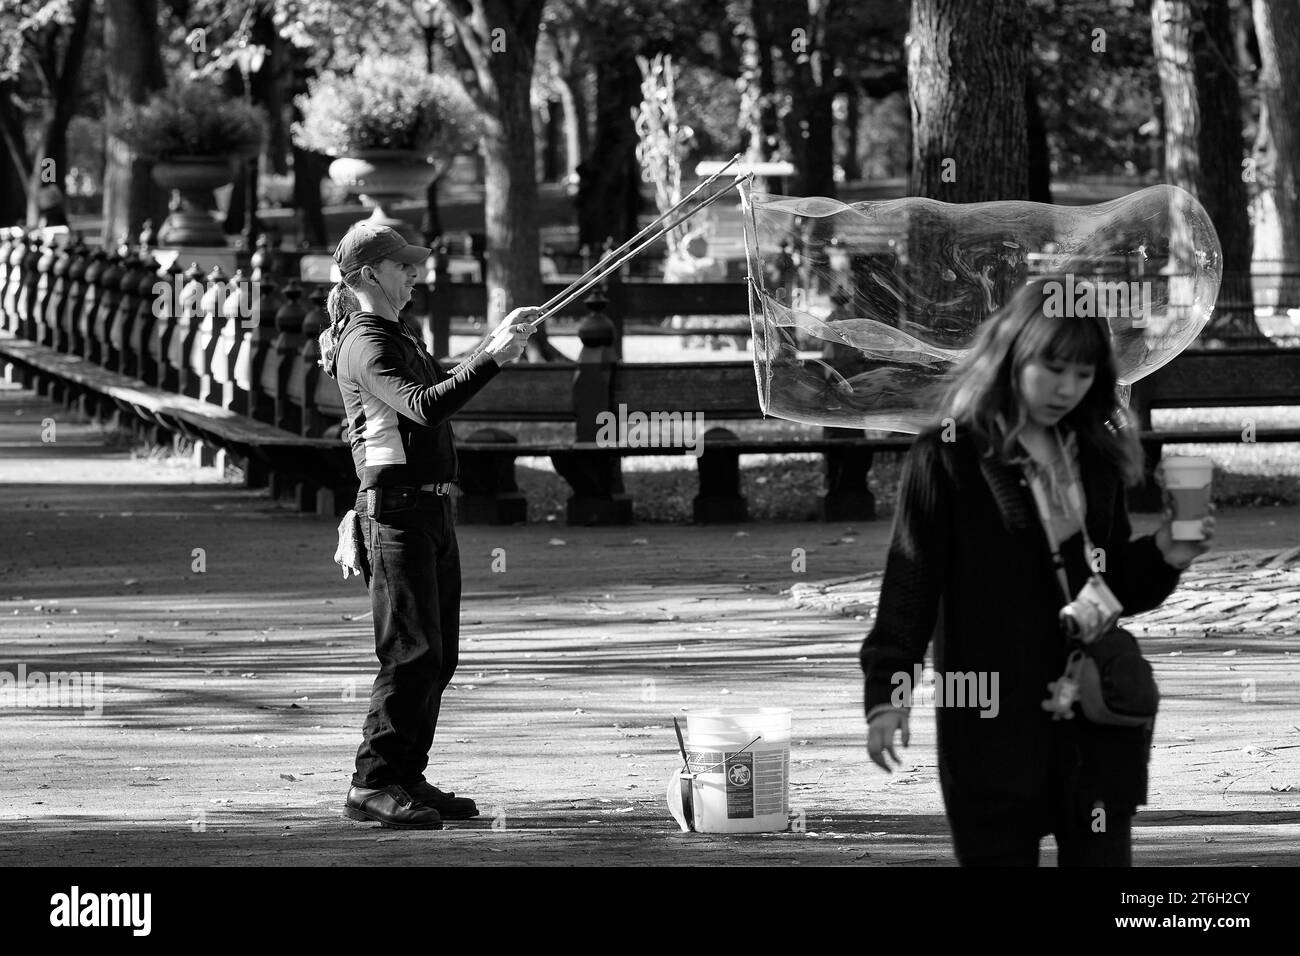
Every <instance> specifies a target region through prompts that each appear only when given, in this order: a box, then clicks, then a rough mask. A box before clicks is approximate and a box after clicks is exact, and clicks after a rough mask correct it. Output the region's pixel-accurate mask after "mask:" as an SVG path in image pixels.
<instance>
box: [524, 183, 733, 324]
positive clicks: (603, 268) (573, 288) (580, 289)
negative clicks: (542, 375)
mask: <svg viewBox="0 0 1300 956" xmlns="http://www.w3.org/2000/svg"><path fill="white" fill-rule="evenodd" d="M749 175H750V174H749V173H739V174H737V176H736V178H735V179H733V180H732V181H731V182H730V183H728V184H727V185H726V186H724V187H723V188H722V189H719V190H718V191H717V192H715V193H714V194H713V195H711V196H709V197H708V198H707V199H705V200H704V201H703V202H701V203H700V204H699V205H698V206H696V207H695V208H694V209H692V210H690V211H689V212H688V213H686V214H685V215H684V216H682V217H681V218H679V219H677V220H676V221H674V222H672V223H670V224H669V225H667V226H664V227H662V228H661V229H659V231H657V232H656V233H654V235H651V236H647V237H646V238H645V239H644V241H642V242H641V243H640V244H639V245H637V246H636V247H635V248H634V249H631V250H628V251H626V252H623V253H622V254H620V255H615V254H614V253H610V254H609V255H607V256H606V257H605V258H603V259H602V260H601V261H600V262H599V263H597V264H596V266H595V267H594V268H593V269H591V270H588V274H590V273H591V272H593V271H596V270H599V271H598V272H597V274H596V275H593V276H592V277H591V278H590V279H588V280H586V281H585V282H583V280H582V279H579V280H577V281H576V282H574V283H572V284H571V285H570V286H569V287H568V288H567V289H565V290H564V291H563V292H561V293H560V294H559V295H557V296H555V297H554V298H552V299H551V300H550V301H549V302H548V303H546V305H543V306H541V309H542V314H541V315H539V316H538V317H537V318H535V319H533V320H532V322H531V323H530V324H531V325H532V326H533V328H537V327H538V326H540V325H541V324H542V323H543V322H545V321H546V320H547V319H549V318H550V317H551V316H552V315H554V314H555V313H556V312H559V311H560V310H561V309H563V308H564V307H565V306H567V305H568V304H569V303H570V302H572V301H573V300H574V299H576V298H577V297H578V296H580V295H582V294H583V293H584V292H586V291H587V290H588V289H590V288H591V287H592V286H594V285H596V284H597V283H598V282H600V281H601V280H602V279H604V278H605V277H607V276H609V275H610V274H611V273H613V272H614V271H615V270H617V269H618V268H620V267H621V266H622V265H623V264H624V263H626V262H628V261H629V260H631V259H632V258H634V257H635V256H638V255H640V254H641V253H642V252H644V251H645V250H646V249H647V248H649V247H650V246H651V245H653V244H654V243H655V242H656V241H658V240H659V239H662V238H663V237H664V236H666V235H667V234H668V233H670V232H672V231H673V230H674V229H676V228H677V227H678V226H680V225H681V224H682V223H684V222H686V220H688V219H690V218H691V217H692V216H694V215H695V214H696V213H698V212H700V211H701V210H703V209H705V208H707V207H708V206H711V205H713V203H715V202H717V201H718V200H719V199H721V198H722V197H723V196H725V195H726V194H727V193H729V192H731V190H733V189H735V188H736V187H737V186H739V185H740V184H741V183H742V182H744V181H745V179H746V178H747V177H748V176H749ZM661 219H662V217H661ZM652 225H653V224H652ZM647 228H651V227H647ZM644 231H645V230H642V232H644ZM626 245H627V244H626V243H624V246H626ZM579 283H582V284H581V285H579Z"/></svg>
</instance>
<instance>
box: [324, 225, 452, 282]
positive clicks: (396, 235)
mask: <svg viewBox="0 0 1300 956" xmlns="http://www.w3.org/2000/svg"><path fill="white" fill-rule="evenodd" d="M432 254H433V250H432V249H430V248H429V247H428V246H416V245H412V244H411V243H409V242H407V241H406V240H405V239H403V238H402V234H401V233H400V232H398V231H397V230H396V229H394V228H392V227H391V226H381V225H378V224H377V223H373V222H370V221H369V220H365V219H363V220H362V221H361V222H358V223H355V224H353V226H352V228H351V229H349V230H348V232H347V235H345V236H344V237H343V238H342V239H340V240H339V244H338V247H337V248H336V249H335V250H334V261H335V262H337V263H338V265H339V271H340V272H342V273H343V274H344V275H347V274H348V273H349V272H353V271H355V270H357V269H360V268H361V267H362V266H364V265H369V264H371V263H373V262H378V261H379V260H381V259H393V260H394V261H396V262H402V263H406V264H407V265H414V266H418V265H419V264H420V263H422V262H424V261H425V260H426V259H428V258H429V256H431V255H432Z"/></svg>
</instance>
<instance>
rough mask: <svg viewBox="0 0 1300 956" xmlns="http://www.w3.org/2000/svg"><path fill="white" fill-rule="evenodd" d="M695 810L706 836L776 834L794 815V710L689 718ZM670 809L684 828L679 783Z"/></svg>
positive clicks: (671, 786)
mask: <svg viewBox="0 0 1300 956" xmlns="http://www.w3.org/2000/svg"><path fill="white" fill-rule="evenodd" d="M686 753H687V757H688V761H689V774H687V775H686V776H688V777H689V779H690V786H691V805H692V806H691V810H692V814H691V816H692V818H693V820H692V822H693V823H694V829H695V830H697V831H699V832H701V833H777V832H780V831H782V830H785V829H786V827H787V826H788V825H789V816H790V711H789V710H786V709H784V708H779V707H760V708H754V709H751V710H711V711H701V712H700V713H696V714H690V715H689V716H688V717H687V718H686ZM682 776H683V774H681V773H680V772H678V773H675V774H673V777H672V779H671V780H670V781H669V783H668V806H669V808H670V809H671V810H672V811H673V816H674V817H675V818H676V819H677V821H678V823H680V824H682V826H683V829H686V828H687V820H686V815H685V812H684V810H683V808H682V804H683V799H682V794H681V784H680V780H681V778H682Z"/></svg>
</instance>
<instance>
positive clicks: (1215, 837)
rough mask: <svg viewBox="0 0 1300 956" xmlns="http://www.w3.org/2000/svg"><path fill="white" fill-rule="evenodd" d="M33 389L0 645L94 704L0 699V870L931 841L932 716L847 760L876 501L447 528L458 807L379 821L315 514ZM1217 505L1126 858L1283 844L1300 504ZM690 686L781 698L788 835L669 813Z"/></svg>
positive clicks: (1182, 605) (11, 423)
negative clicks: (715, 830)
mask: <svg viewBox="0 0 1300 956" xmlns="http://www.w3.org/2000/svg"><path fill="white" fill-rule="evenodd" d="M62 414H63V413H62V412H61V411H58V410H55V409H54V408H53V407H52V406H48V405H46V404H44V403H42V402H40V401H39V400H37V399H36V398H35V397H34V396H32V395H31V394H30V393H25V392H20V391H16V390H7V391H0V456H2V457H0V482H4V483H5V485H6V487H5V489H4V490H5V492H6V494H5V498H6V507H5V509H4V512H3V516H2V517H0V541H2V542H3V543H4V544H3V550H0V671H3V670H6V669H8V670H9V671H10V672H16V668H17V667H18V666H19V665H23V666H25V667H26V668H27V669H28V671H29V672H34V671H37V670H39V671H42V672H45V673H50V672H54V671H59V670H64V671H77V672H81V673H88V674H93V673H100V674H102V675H103V688H104V695H103V709H102V714H100V715H93V714H92V715H89V716H88V715H86V714H85V713H83V712H82V711H81V710H77V709H73V708H59V709H45V710H39V709H13V710H11V711H9V712H8V713H6V714H5V715H4V719H3V720H2V721H0V755H3V756H0V865H12V864H20V863H28V864H49V863H72V864H122V863H127V864H133V863H287V862H294V863H308V864H338V863H383V862H398V863H418V862H434V861H436V862H439V863H501V864H523V863H541V862H553V863H605V864H627V865H635V864H646V863H650V864H655V863H659V864H663V863H720V862H732V861H735V862H745V863H770V864H778V863H779V864H783V865H794V864H803V865H814V864H846V865H847V864H855V865H870V864H880V865H896V864H929V865H946V864H950V863H951V862H952V855H951V850H950V847H949V843H948V837H947V827H946V824H945V821H944V818H943V814H942V805H941V802H940V799H939V794H938V785H937V779H936V773H935V751H934V733H933V717H932V714H929V715H927V714H925V713H918V715H917V717H916V720H915V729H914V734H913V745H912V747H911V748H910V750H908V751H907V758H908V764H907V765H906V768H905V770H904V771H903V772H900V773H896V774H894V775H893V776H886V775H885V774H883V773H881V772H879V771H877V770H876V769H875V768H874V767H872V766H871V765H870V764H869V763H868V762H867V761H866V759H865V755H864V752H863V737H864V728H863V721H862V716H861V688H860V681H859V677H858V673H857V670H856V662H855V656H856V652H857V647H858V644H859V642H860V641H861V639H862V636H863V634H864V629H865V627H866V626H867V625H868V624H869V620H867V618H868V617H869V614H870V609H871V606H872V601H873V589H874V587H876V586H877V585H878V580H877V576H878V573H879V570H880V567H881V560H882V557H883V553H884V544H885V541H886V538H887V536H888V532H889V527H888V525H887V523H880V522H877V523H870V524H866V525H863V526H860V527H858V528H856V529H851V528H847V527H845V526H842V525H824V524H782V525H749V526H745V527H743V528H736V527H728V528H693V527H680V526H659V525H642V526H638V527H632V528H612V529H611V528H606V529H574V528H566V527H562V526H541V527H538V526H534V527H524V528H507V529H495V528H483V527H463V528H462V529H460V539H461V549H462V561H463V565H464V570H465V579H466V595H465V602H464V614H463V620H464V631H463V654H462V661H461V666H460V670H459V672H458V674H457V677H456V680H455V682H454V683H453V685H452V687H451V689H450V691H449V693H448V697H447V702H446V705H445V707H444V721H443V724H442V726H441V727H440V728H439V738H438V741H439V742H438V745H437V748H436V767H437V774H436V777H437V779H436V782H438V783H440V784H441V785H443V786H450V787H452V788H454V789H457V790H461V791H464V792H467V793H470V794H472V795H474V796H475V797H476V798H477V799H478V800H479V802H480V806H481V807H482V808H483V810H484V811H485V813H484V816H483V817H482V818H480V819H479V820H476V821H472V822H469V823H463V824H454V825H451V826H449V828H448V829H447V830H445V831H443V832H441V833H394V832H392V831H386V830H380V829H377V828H372V827H369V826H365V825H360V824H354V823H352V822H350V821H347V820H344V819H343V818H342V816H341V813H340V805H341V801H342V797H343V793H344V790H345V788H346V780H347V777H348V775H349V773H350V769H351V761H352V757H353V754H354V752H355V748H356V745H357V743H358V740H359V727H360V722H361V718H362V716H363V711H364V707H365V704H364V699H365V697H366V696H367V689H368V686H369V680H370V676H371V673H372V667H373V665H372V650H371V647H372V640H373V638H372V632H371V624H370V621H369V618H368V616H367V615H368V610H369V605H368V601H367V599H366V596H365V593H364V591H363V589H362V587H361V585H360V583H359V582H358V581H357V580H356V579H355V578H354V579H352V580H350V581H347V582H344V581H342V580H341V579H340V576H339V574H338V572H337V568H336V567H335V566H334V565H333V564H332V563H331V560H330V558H331V555H332V553H333V545H334V541H333V539H334V522H333V521H332V520H329V519H324V518H317V517H312V516H303V515H299V514H297V513H295V512H293V511H292V510H290V509H289V508H288V507H287V506H286V505H282V504H279V503H276V502H272V501H270V500H268V499H266V498H265V497H262V496H261V495H260V494H256V493H251V492H246V491H244V490H242V489H241V488H239V487H238V486H236V485H231V484H227V483H223V482H222V481H221V480H220V479H219V478H218V477H217V476H215V475H212V474H210V473H205V472H200V471H196V470H194V469H191V468H189V467H185V466H176V465H170V466H169V465H165V464H161V463H157V462H152V463H150V462H132V461H130V460H129V458H128V455H127V452H126V451H124V450H121V449H117V450H115V449H113V448H110V447H106V445H105V442H104V436H103V435H102V434H100V433H98V432H97V431H96V429H94V428H93V427H91V426H86V425H80V424H77V423H76V422H74V421H70V420H69V421H64V420H63V418H62ZM50 417H53V418H54V419H55V420H56V428H57V438H56V441H55V442H53V443H43V442H41V440H40V432H41V422H42V421H43V420H44V419H46V418H50ZM1139 524H1140V522H1139ZM1219 525H1220V540H1221V542H1222V545H1223V551H1222V552H1221V553H1219V554H1218V556H1216V557H1215V558H1213V559H1210V558H1207V559H1204V563H1199V564H1198V565H1196V566H1195V567H1194V568H1193V569H1192V571H1190V572H1189V573H1188V575H1187V577H1186V579H1185V580H1186V586H1185V589H1184V590H1181V591H1180V592H1179V593H1178V594H1176V595H1175V596H1174V598H1173V599H1171V602H1170V604H1169V605H1167V606H1166V608H1165V609H1162V610H1160V611H1156V612H1153V614H1152V615H1146V616H1145V617H1144V619H1143V621H1142V624H1143V625H1144V626H1146V627H1147V629H1148V630H1147V636H1146V638H1145V640H1144V646H1145V647H1146V649H1147V651H1148V653H1149V654H1151V655H1152V657H1153V659H1154V660H1155V662H1156V667H1157V672H1158V677H1159V679H1160V681H1161V687H1162V691H1163V692H1164V702H1163V707H1162V713H1161V719H1160V725H1159V726H1158V728H1157V741H1156V752H1155V755H1154V760H1153V769H1152V791H1153V793H1152V803H1151V805H1150V806H1149V807H1148V808H1147V809H1145V810H1144V811H1143V812H1142V813H1141V814H1140V816H1139V818H1138V828H1137V835H1136V844H1135V845H1136V854H1137V860H1138V862H1139V863H1203V864H1214V863H1229V862H1231V863H1252V862H1260V863H1265V864H1273V863H1283V862H1294V861H1295V859H1296V856H1297V852H1296V847H1297V846H1300V760H1298V759H1297V754H1298V753H1300V713H1298V710H1300V708H1298V707H1297V703H1296V702H1297V700H1300V660H1297V658H1296V656H1295V654H1296V651H1297V650H1300V646H1298V642H1297V640H1296V629H1295V625H1294V619H1292V623H1291V624H1290V625H1288V623H1287V619H1286V618H1285V616H1284V615H1283V613H1282V612H1285V611H1287V610H1288V609H1289V608H1294V607H1295V602H1296V600H1297V591H1298V590H1300V581H1298V580H1297V575H1298V573H1300V566H1298V565H1297V561H1296V556H1295V554H1294V553H1293V552H1290V551H1289V549H1291V548H1293V547H1294V545H1295V544H1296V543H1297V542H1296V538H1297V529H1300V509H1270V510H1267V511H1256V512H1250V511H1236V512H1234V511H1229V512H1225V513H1221V514H1220V518H1219ZM796 548H802V549H804V550H805V551H806V560H807V569H806V571H805V572H803V573H797V572H794V571H792V553H793V552H794V549H796ZM196 549H201V550H200V551H196ZM497 549H501V550H500V551H498V550H497ZM196 554H197V555H201V557H202V568H203V570H202V571H199V570H196V568H197V567H198V565H197V564H196V562H197V560H198V558H197V557H196ZM502 554H503V555H504V558H505V570H504V572H501V571H493V569H492V566H493V562H494V555H495V558H500V557H501V555H502ZM1270 562H1274V563H1275V564H1276V565H1277V566H1276V567H1269V566H1268V565H1269V563H1270ZM499 566H500V564H499V561H498V567H499ZM813 582H822V583H820V584H818V583H813ZM828 582H829V583H828ZM835 582H838V583H835ZM1197 601H1201V602H1208V603H1204V604H1203V605H1202V606H1194V603H1195V602H1197ZM845 611H847V612H848V613H843V612H845ZM1166 612H1169V616H1168V617H1162V616H1161V615H1163V614H1165V613H1166ZM859 617H861V618H863V619H861V620H860V619H858V618H859ZM1206 622H1212V624H1207V623H1206ZM1252 625H1259V627H1257V628H1254V629H1252ZM1211 627H1213V630H1214V633H1210V634H1208V635H1207V633H1206V632H1207V631H1209V630H1210V629H1211ZM717 705H780V706H787V707H791V708H792V709H793V711H794V722H795V724H794V725H795V733H794V747H793V753H792V762H791V777H792V788H791V803H792V808H793V810H794V811H796V813H798V814H800V815H799V817H798V818H797V819H798V821H799V823H800V826H801V827H802V830H801V831H800V832H791V833H785V834H773V835H765V836H756V837H749V838H736V837H729V838H723V837H706V836H701V835H694V834H692V835H683V834H679V833H677V832H676V828H675V825H674V824H672V822H671V821H670V820H669V819H668V816H667V813H666V811H665V808H664V796H663V791H664V785H665V783H666V780H667V777H668V774H669V773H670V772H671V770H672V769H673V768H674V765H675V760H674V755H675V751H676V743H675V739H674V737H673V734H672V721H671V718H672V717H673V715H678V716H679V717H680V716H684V715H685V714H687V713H689V712H690V711H691V710H699V709H702V708H706V707H712V706H717ZM494 824H495V826H494ZM1050 846H1051V844H1050V841H1047V843H1046V844H1045V847H1046V848H1047V849H1046V851H1045V854H1044V860H1045V862H1050V861H1051V860H1052V859H1053V851H1052V850H1051V849H1050Z"/></svg>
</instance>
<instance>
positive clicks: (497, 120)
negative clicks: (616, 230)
mask: <svg viewBox="0 0 1300 956" xmlns="http://www.w3.org/2000/svg"><path fill="white" fill-rule="evenodd" d="M542 6H543V0H446V3H445V8H446V9H447V11H448V12H449V13H450V14H451V16H452V18H453V20H454V23H455V25H456V32H457V35H458V37H459V38H460V52H461V54H462V56H463V59H464V60H466V61H468V64H469V65H470V66H471V67H472V69H473V75H474V84H473V86H472V87H471V88H470V89H469V92H470V95H471V96H473V97H474V98H475V99H476V100H477V102H478V103H479V106H480V107H481V109H482V110H483V112H484V114H485V116H484V125H485V127H486V129H485V132H484V134H483V155H484V201H483V205H484V210H483V211H484V219H485V220H486V228H487V287H488V314H487V321H488V324H489V325H495V324H497V323H498V322H500V321H501V319H502V318H504V317H505V315H506V314H507V313H508V312H509V311H510V310H511V309H514V308H517V307H519V306H527V305H540V304H541V302H542V274H541V261H540V259H541V253H540V249H539V241H538V240H539V237H538V228H537V227H538V221H537V147H536V138H535V136H534V131H533V111H532V104H531V102H530V98H529V93H530V89H531V86H532V76H533V58H534V55H535V53H536V49H537V34H538V29H539V26H540V24H541V16H542ZM527 354H528V357H529V358H530V359H533V360H535V361H536V360H542V361H545V360H549V359H553V358H563V356H562V355H561V354H560V353H559V352H557V351H556V350H555V348H554V346H552V345H551V344H550V342H549V341H547V338H546V329H545V326H543V327H542V328H540V329H539V330H538V331H537V334H535V335H534V336H533V337H532V339H530V340H529V344H528V353H527Z"/></svg>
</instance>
